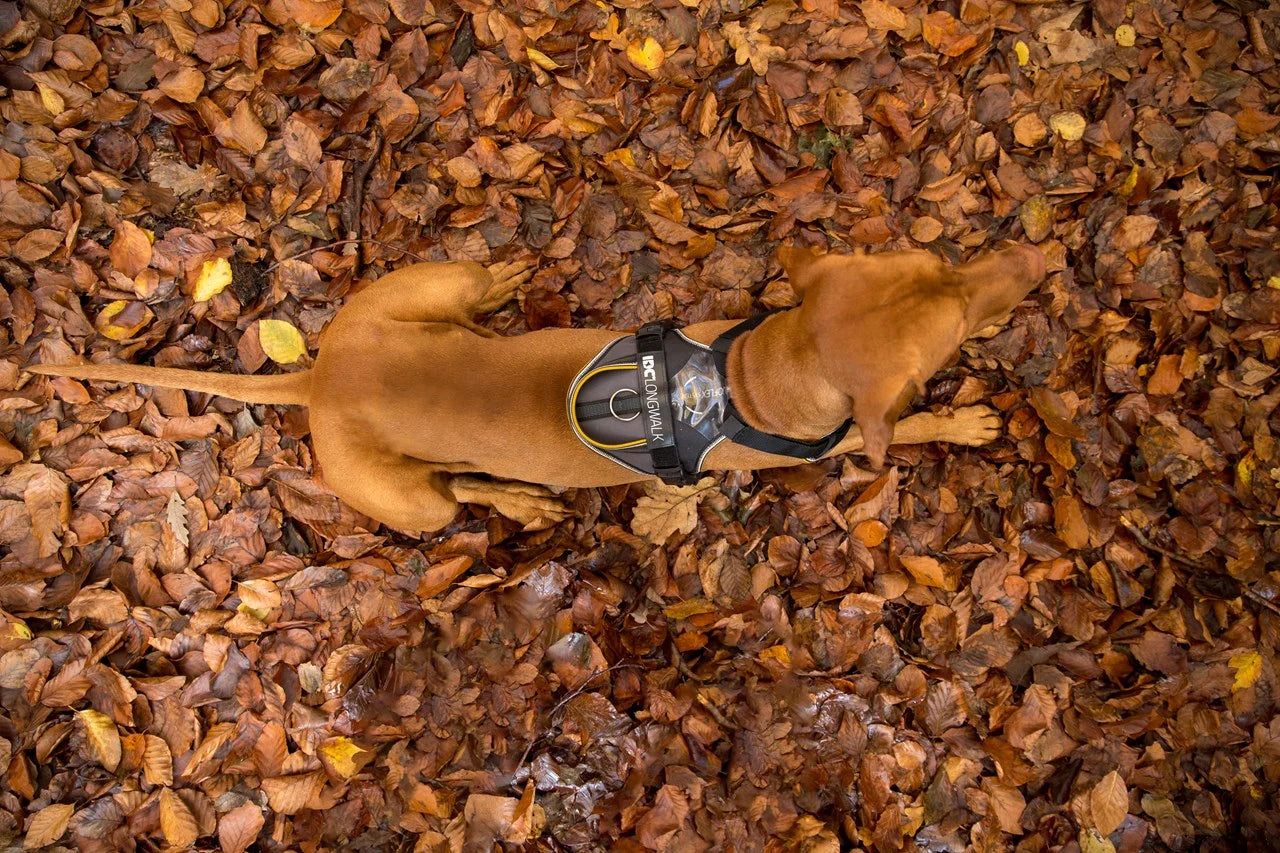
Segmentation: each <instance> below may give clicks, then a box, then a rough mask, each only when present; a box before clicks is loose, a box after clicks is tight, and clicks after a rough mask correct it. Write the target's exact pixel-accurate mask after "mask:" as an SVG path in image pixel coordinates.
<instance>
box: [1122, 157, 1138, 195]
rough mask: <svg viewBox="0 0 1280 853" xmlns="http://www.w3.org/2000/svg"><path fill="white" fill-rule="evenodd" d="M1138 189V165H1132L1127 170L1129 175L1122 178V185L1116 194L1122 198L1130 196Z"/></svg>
mask: <svg viewBox="0 0 1280 853" xmlns="http://www.w3.org/2000/svg"><path fill="white" fill-rule="evenodd" d="M1137 188H1138V164H1137V163H1134V164H1133V166H1131V167H1130V169H1129V174H1127V175H1125V176H1124V183H1123V184H1121V185H1120V189H1119V190H1117V192H1118V193H1119V194H1120V195H1122V196H1127V195H1132V194H1133V191H1134V190H1135V189H1137Z"/></svg>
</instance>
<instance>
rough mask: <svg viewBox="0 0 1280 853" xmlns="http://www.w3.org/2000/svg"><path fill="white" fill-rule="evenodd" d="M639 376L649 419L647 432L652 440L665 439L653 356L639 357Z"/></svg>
mask: <svg viewBox="0 0 1280 853" xmlns="http://www.w3.org/2000/svg"><path fill="white" fill-rule="evenodd" d="M640 376H641V379H643V380H644V408H645V414H646V416H647V419H648V421H649V434H650V436H651V438H652V439H653V440H654V441H666V435H665V434H664V431H663V426H662V404H661V403H660V402H659V400H658V371H657V369H656V368H655V367H654V360H653V356H651V355H645V356H641V357H640Z"/></svg>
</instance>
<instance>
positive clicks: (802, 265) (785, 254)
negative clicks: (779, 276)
mask: <svg viewBox="0 0 1280 853" xmlns="http://www.w3.org/2000/svg"><path fill="white" fill-rule="evenodd" d="M777 257H778V263H780V264H782V271H783V272H785V273H786V274H787V280H788V281H789V282H790V283H791V289H792V290H794V291H795V292H796V293H797V294H800V295H803V294H804V291H805V289H806V288H808V287H809V285H810V284H812V283H813V280H814V276H813V270H812V269H811V267H812V266H813V265H814V263H815V262H817V261H818V260H820V259H821V258H823V257H825V255H823V254H821V253H819V252H818V251H816V250H814V249H807V248H802V247H800V246H779V247H778V251H777Z"/></svg>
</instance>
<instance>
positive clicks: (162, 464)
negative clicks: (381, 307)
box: [0, 0, 1280, 853]
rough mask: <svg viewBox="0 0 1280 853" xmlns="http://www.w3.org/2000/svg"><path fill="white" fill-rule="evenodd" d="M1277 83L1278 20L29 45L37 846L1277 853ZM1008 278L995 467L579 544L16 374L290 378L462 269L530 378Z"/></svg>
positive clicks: (778, 474) (1205, 10) (802, 472)
mask: <svg viewBox="0 0 1280 853" xmlns="http://www.w3.org/2000/svg"><path fill="white" fill-rule="evenodd" d="M1278 53H1280V11H1277V9H1276V7H1275V6H1274V5H1272V6H1271V7H1270V8H1269V9H1268V7H1267V4H1265V3H1259V2H1252V0H1223V2H1208V0H1199V2H1187V3H1183V4H1177V3H1172V2H1168V1H1167V0H1152V2H1137V3H1125V2H1122V0H1099V2H1095V3H1088V4H1080V3H1065V2H1048V3H1035V2H1032V3H1010V2H1006V0H963V2H946V3H940V4H921V3H919V2H913V0H893V1H892V2H886V0H846V2H843V3H841V2H837V0H767V2H763V3H747V2H739V0H702V2H698V0H658V2H654V3H648V2H641V0H613V2H612V5H611V4H610V3H609V2H586V0H525V2H513V3H505V4H498V6H497V7H496V8H495V7H494V6H493V5H491V4H489V3H485V2H480V0H466V2H461V3H458V4H457V5H454V4H450V3H447V2H444V0H391V2H390V3H389V5H388V4H386V3H382V2H377V0H345V2H339V0H233V1H232V2H226V3H222V2H217V0H140V2H131V3H123V2H120V0H96V2H88V3H83V4H82V3H79V2H73V0H25V2H20V3H14V2H0V114H2V115H3V118H4V124H3V128H2V130H0V276H3V279H4V284H5V287H4V290H3V292H2V293H0V319H2V320H3V325H2V326H0V615H2V616H3V620H2V621H0V705H2V706H3V710H0V770H2V771H3V773H2V774H0V846H3V847H4V848H5V849H11V848H12V847H13V846H16V845H19V844H21V845H22V846H23V847H24V848H27V849H35V848H38V847H40V846H42V845H46V844H48V845H54V848H53V849H58V848H63V849H66V848H76V849H80V850H104V851H120V850H133V849H143V850H161V849H182V848H195V849H201V850H216V849H221V850H223V851H226V853H239V852H240V851H244V850H246V849H248V848H250V847H253V849H256V850H263V851H285V850H301V851H319V850H326V851H328V850H332V851H339V850H341V851H353V850H356V851H358V850H370V851H372V850H449V849H452V850H463V849H465V850H488V849H491V848H492V847H493V845H494V844H495V843H501V844H504V845H506V847H507V848H508V849H516V848H519V847H521V846H527V847H528V848H530V849H543V850H594V849H612V850H622V851H627V850H642V849H649V850H674V851H686V850H687V851H696V850H737V851H743V850H766V849H768V850H784V849H786V850H791V849H796V850H811V851H817V850H821V851H829V850H837V849H850V848H859V849H867V850H875V851H882V852H883V851H895V850H901V849H926V850H934V851H951V850H954V851H960V850H964V849H968V848H971V849H976V850H1004V849H1017V850H1019V851H1041V850H1048V849H1054V850H1062V851H1068V853H1070V851H1075V850H1080V851H1084V853H1099V851H1110V850H1116V851H1127V852H1128V853H1134V851H1138V850H1165V849H1169V850H1222V851H1227V850H1231V851H1235V850H1242V849H1257V850H1274V849H1276V844H1277V842H1276V839H1277V838H1280V807H1278V806H1277V797H1278V796H1280V717H1278V716H1277V710H1278V703H1280V689H1278V688H1280V685H1278V683H1277V671H1276V648H1277V644H1278V643H1280V561H1278V558H1277V556H1276V554H1277V545H1280V526H1278V525H1280V519H1278V518H1277V503H1278V501H1280V447H1277V440H1276V436H1277V434H1280V417H1278V416H1277V404H1278V403H1280V381H1278V380H1277V374H1276V364H1277V355H1280V254H1278V253H1277V248H1276V246H1277V243H1278V241H1280V233H1278V232H1280V134H1278V133H1277V129H1278V128H1277V126H1278V125H1280V114H1278V112H1277V107H1278V104H1280V69H1278V68H1277V65H1276V55H1277V54H1278ZM1010 239H1011V240H1019V241H1029V242H1033V243H1035V244H1037V245H1038V246H1040V248H1041V249H1043V251H1044V252H1045V254H1046V256H1047V258H1048V261H1049V277H1048V279H1047V281H1046V282H1045V283H1044V284H1043V285H1042V286H1041V287H1040V288H1038V289H1037V290H1036V291H1035V292H1034V293H1033V294H1032V296H1031V297H1029V298H1028V299H1027V300H1026V301H1025V302H1024V303H1023V304H1022V305H1021V306H1020V307H1019V308H1018V309H1017V310H1016V312H1015V313H1014V315H1013V318H1012V320H1011V321H1010V323H1009V324H1008V325H1007V326H1006V327H1005V329H1004V330H1003V331H1001V332H1000V333H999V334H995V335H994V336H990V337H986V338H983V339H980V340H976V341H973V342H970V343H969V344H966V345H965V346H964V348H963V350H962V353H961V355H960V357H959V359H958V360H957V361H956V363H955V364H954V365H953V366H951V367H948V368H947V369H945V370H944V371H943V372H942V373H940V374H939V375H938V376H936V377H935V378H934V379H933V380H932V381H931V382H930V383H929V386H928V390H927V393H926V394H924V395H922V396H921V397H920V398H919V399H917V400H916V401H915V403H914V404H913V405H914V408H915V409H916V410H933V411H938V412H942V411H945V410H946V409H947V408H948V407H958V406H962V405H969V404H972V403H975V402H985V403H987V404H989V405H992V406H994V407H995V408H997V409H998V410H999V411H1000V413H1001V414H1002V416H1003V418H1004V421H1005V431H1004V434H1003V436H1002V437H1001V438H1000V439H999V440H997V441H996V442H994V443H992V444H990V445H988V446H985V447H981V448H976V449H968V448H957V447H948V446H940V445H924V446H918V447H898V448H894V450H893V452H892V453H891V457H890V462H889V465H888V466H886V468H885V469H883V470H881V471H869V470H867V469H866V468H865V464H866V463H865V460H862V459H860V458H859V457H846V458H838V459H834V460H830V461H825V462H822V463H818V464H810V465H805V466H802V467H799V468H795V469H789V470H775V471H762V472H757V473H734V474H728V475H722V476H716V477H714V478H707V479H705V480H704V481H703V482H702V483H700V484H699V485H698V486H696V487H690V488H688V489H686V490H685V491H683V492H679V491H675V490H672V489H659V488H653V487H648V488H646V487H641V486H635V487H618V488H609V489H599V490H579V491H577V492H570V493H568V494H566V495H565V500H566V501H568V502H569V503H570V504H571V505H572V507H573V510H574V512H573V513H572V517H571V518H570V519H569V520H567V521H565V522H563V523H561V524H559V525H557V526H555V527H552V528H550V529H545V530H538V531H525V530H521V529H520V527H519V526H518V525H515V524H513V523H511V522H510V521H508V520H506V519H504V518H501V517H499V516H497V515H489V514H487V512H486V511H485V510H482V509H478V508H468V509H466V510H465V511H463V512H462V513H461V514H460V515H459V517H458V518H457V519H456V520H455V522H454V523H453V524H452V525H451V526H450V527H449V528H448V529H446V530H445V531H443V533H442V535H439V536H435V537H429V538H418V537H415V536H410V535H407V534H405V533H403V532H398V531H394V530H388V529H385V528H380V527H379V526H378V525H377V524H376V523H374V522H372V521H371V520H370V519H368V518H366V517H363V516H361V515H359V514H357V513H355V512H353V511H352V510H350V509H348V508H346V507H345V506H343V505H342V504H341V503H340V502H338V500H337V499H336V497H335V496H334V495H333V493H332V491H331V490H330V489H329V488H328V487H327V486H326V485H325V483H324V479H323V472H322V471H320V470H319V469H317V468H316V467H315V466H314V460H313V457H312V452H311V449H310V445H309V443H308V426H307V414H306V411H305V409H297V408H295V409H290V408H285V407H264V406H248V407H246V406H245V405H243V404H241V403H236V402H233V401H229V400H225V399H217V398H209V397H207V396H204V395H198V394H190V395H188V394H185V393H183V392H180V391H166V390H162V389H151V388H142V387H136V386H131V385H129V386H119V385H110V384H106V385H103V384H87V383H81V382H76V381H73V380H68V379H57V380H52V381H50V380H49V379H47V378H45V377H32V376H31V375H30V374H27V373H24V372H23V371H22V367H23V366H24V365H26V364H30V363H33V362H37V361H43V362H57V361H63V362H65V361H71V360H74V359H76V358H78V357H80V356H85V357H92V358H95V359H98V360H102V359H111V360H121V361H126V362H131V363H141V364H158V365H168V366H177V367H193V368H209V369H219V370H225V371H231V372H242V373H248V372H258V373H265V372H274V371H280V370H293V369H297V368H298V367H300V366H305V365H306V364H307V363H308V361H309V356H307V355H306V354H305V351H309V352H311V353H314V352H315V349H316V346H317V342H318V339H319V334H320V332H321V330H322V329H323V328H324V326H325V324H326V322H328V321H329V320H330V319H331V318H332V317H333V315H334V313H335V311H337V310H338V308H339V306H340V305H341V304H342V302H343V299H344V297H346V296H348V295H350V294H351V293H353V292H355V291H357V290H359V289H360V288H361V287H363V286H365V285H366V284H367V283H368V282H369V281H371V280H373V279H375V278H377V276H379V275H380V274H382V273H383V272H385V271H388V270H392V269H397V268H400V267H403V266H406V265H408V264H410V263H413V262H414V261H415V260H416V259H419V258H426V259H434V260H442V259H454V260H462V259H468V260H476V261H481V262H487V261H491V260H509V259H527V260H530V261H533V262H535V263H536V264H537V273H536V276H535V277H534V279H533V281H532V282H531V284H530V285H529V286H528V287H527V288H526V289H525V292H522V293H521V294H520V299H519V302H518V304H512V305H509V306H507V307H506V308H504V309H503V310H501V311H499V312H497V313H496V314H493V315H491V316H489V317H487V318H485V320H484V323H485V324H486V325H487V326H489V327H490V328H492V329H493V330H495V331H497V332H498V333H500V334H503V335H514V334H519V333H521V332H524V331H527V330H532V329H538V328H543V327H548V326H584V327H603V328H619V329H622V328H631V327H635V326H636V325H638V324H640V323H642V322H644V321H647V320H651V319H655V318H659V317H674V318H676V319H677V320H679V321H682V322H695V321H700V320H705V319H716V318H736V317H745V316H748V315H749V314H752V313H754V312H758V311H761V310H764V309H766V308H770V307H777V306H785V305H790V304H794V302H795V299H796V296H795V293H794V292H793V291H792V290H791V288H790V287H789V285H788V284H787V282H786V280H785V278H783V277H780V273H779V269H778V265H777V263H776V262H775V261H774V259H773V251H774V250H775V249H776V248H777V247H778V246H779V245H803V246H817V247H820V248H827V249H830V250H832V251H845V252H847V251H851V250H852V249H854V248H857V249H869V250H872V251H886V250H893V249H903V248H926V249H928V250H930V251H933V252H935V253H938V254H939V255H940V256H942V257H944V258H946V259H948V260H950V261H957V260H960V259H962V258H968V257H970V256H972V255H974V254H977V253H980V252H982V251H985V250H988V249H991V248H995V247H997V246H998V245H1000V243H1001V241H1004V240H1010ZM357 240H358V241H360V242H359V243H356V242H352V241H357ZM357 247H358V248H357ZM295 358H296V359H297V361H296V362H295V363H293V364H291V365H289V366H284V367H281V366H278V365H276V364H275V363H274V361H280V362H288V361H290V360H292V359H295ZM273 359H274V361H273ZM423 381H424V382H429V381H430V365H423Z"/></svg>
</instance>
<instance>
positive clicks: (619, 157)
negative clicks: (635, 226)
mask: <svg viewBox="0 0 1280 853" xmlns="http://www.w3.org/2000/svg"><path fill="white" fill-rule="evenodd" d="M604 161H605V162H606V163H621V164H622V165H624V166H630V167H631V168H632V169H634V168H636V158H635V157H634V156H633V155H632V154H631V149H630V148H616V149H614V150H613V151H606V152H605V155H604ZM1273 278H1274V276H1273Z"/></svg>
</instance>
